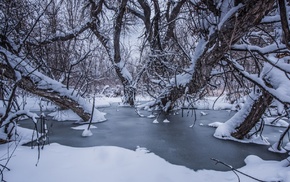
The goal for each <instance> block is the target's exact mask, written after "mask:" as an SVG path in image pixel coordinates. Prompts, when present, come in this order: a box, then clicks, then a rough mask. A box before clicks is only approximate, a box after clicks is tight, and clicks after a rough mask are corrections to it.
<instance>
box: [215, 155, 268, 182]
mask: <svg viewBox="0 0 290 182" xmlns="http://www.w3.org/2000/svg"><path fill="white" fill-rule="evenodd" d="M211 160H213V161H215V162H216V164H222V165H224V166H226V167H228V168H230V169H231V170H232V171H233V172H234V173H235V175H236V176H237V177H238V180H239V182H240V177H239V176H238V174H237V173H240V174H242V175H244V176H247V177H248V178H251V179H253V180H256V181H260V182H267V181H263V180H260V179H258V178H255V177H253V176H250V175H248V174H246V173H243V172H242V171H239V170H237V169H236V168H234V167H233V166H231V165H229V164H226V163H224V162H222V161H220V160H218V159H215V158H211Z"/></svg>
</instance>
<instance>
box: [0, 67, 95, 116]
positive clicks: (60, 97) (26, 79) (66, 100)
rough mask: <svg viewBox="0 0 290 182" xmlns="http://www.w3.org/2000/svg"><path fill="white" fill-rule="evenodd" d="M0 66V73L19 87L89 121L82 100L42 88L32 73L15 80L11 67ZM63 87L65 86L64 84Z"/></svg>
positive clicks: (87, 112) (88, 113) (88, 114)
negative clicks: (0, 71)
mask: <svg viewBox="0 0 290 182" xmlns="http://www.w3.org/2000/svg"><path fill="white" fill-rule="evenodd" d="M20 65H21V64H19V65H18V66H20ZM0 68H1V70H2V75H3V76H5V77H6V78H8V79H12V80H14V81H16V84H17V86H18V87H19V88H21V89H23V90H26V91H28V92H30V93H32V94H35V95H37V96H40V97H44V98H46V99H48V100H50V101H52V102H53V103H55V104H56V105H58V106H60V107H63V108H66V109H71V110H72V111H74V112H75V113H76V114H77V115H79V116H80V117H81V118H82V119H83V121H89V119H90V118H91V114H90V112H89V111H88V110H87V109H86V108H84V105H82V104H83V103H82V102H78V100H76V98H74V97H68V95H66V94H64V93H62V92H58V91H57V90H54V89H53V87H51V89H50V88H42V87H43V85H38V83H37V81H36V80H35V78H33V73H30V74H28V75H27V76H21V79H20V80H17V79H18V78H16V76H15V70H14V69H13V68H11V67H10V66H8V65H6V64H0ZM23 69H25V68H23ZM38 76H39V75H38ZM48 84H49V83H48ZM63 87H64V88H65V86H63ZM79 99H82V98H79ZM90 109H91V108H90Z"/></svg>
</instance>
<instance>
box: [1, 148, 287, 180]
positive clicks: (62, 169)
mask: <svg viewBox="0 0 290 182" xmlns="http://www.w3.org/2000/svg"><path fill="white" fill-rule="evenodd" d="M0 152H1V153H6V152H7V149H6V148H5V147H4V145H1V146H0ZM4 156H5V155H4ZM245 162H246V166H245V167H242V168H240V169H239V170H240V171H241V172H244V173H246V174H248V175H251V176H253V177H255V178H258V179H260V180H265V181H290V170H289V167H287V166H288V165H289V162H288V161H287V160H283V161H281V162H279V161H264V160H262V159H260V158H259V157H257V156H252V155H251V156H248V157H247V158H246V159H245ZM4 163H5V161H1V164H4ZM36 163H37V149H36V148H35V149H30V148H29V147H24V146H20V147H18V148H17V149H16V152H15V153H14V156H13V157H12V158H11V160H10V162H9V164H8V166H7V167H9V168H10V169H11V171H7V170H6V171H5V172H4V180H6V181H13V182H21V181H30V182H39V181H42V182H51V181H68V182H79V181H86V182H90V181H92V182H95V181H106V182H128V181H135V182H160V181H171V182H181V181H182V182H187V181H188V182H192V181H207V182H211V181H212V182H216V181H227V182H236V181H238V178H237V176H236V175H235V174H234V173H233V172H231V171H228V172H219V171H213V170H199V171H193V170H191V169H188V168H186V167H183V166H177V165H173V164H170V163H168V162H167V161H165V160H164V159H162V158H160V157H158V156H157V155H155V154H154V153H150V152H149V151H148V150H146V149H144V148H140V147H139V148H137V149H136V151H132V150H128V149H124V148H120V147H112V146H106V147H105V146H100V147H90V148H73V147H66V146H62V145H59V144H55V143H54V144H51V145H49V146H45V148H44V150H42V151H41V158H40V161H39V163H38V164H37V166H35V164H36ZM238 175H239V177H240V181H243V182H250V181H254V180H253V179H251V178H248V177H246V176H243V175H241V174H239V173H238Z"/></svg>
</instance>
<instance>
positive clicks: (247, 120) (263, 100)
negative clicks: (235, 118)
mask: <svg viewBox="0 0 290 182" xmlns="http://www.w3.org/2000/svg"><path fill="white" fill-rule="evenodd" d="M272 101H273V97H272V95H270V94H269V93H268V92H266V91H263V92H262V94H261V96H259V98H258V99H257V100H256V101H255V102H254V103H253V104H252V107H251V108H249V110H250V112H248V113H244V114H246V116H245V117H243V118H240V119H241V120H243V121H242V122H241V124H240V126H238V127H237V128H236V130H235V132H234V133H232V134H231V135H232V136H233V137H235V138H237V139H243V138H244V137H245V136H246V135H247V134H248V133H249V132H250V131H251V129H252V128H253V127H254V126H255V125H256V124H257V123H258V122H259V121H260V119H261V117H262V116H263V114H264V113H265V111H266V109H267V108H268V106H269V105H270V104H271V102H272Z"/></svg>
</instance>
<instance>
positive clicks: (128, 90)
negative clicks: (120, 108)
mask: <svg viewBox="0 0 290 182" xmlns="http://www.w3.org/2000/svg"><path fill="white" fill-rule="evenodd" d="M135 95H136V88H134V87H132V86H124V96H123V103H124V104H128V105H130V106H134V103H135Z"/></svg>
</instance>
